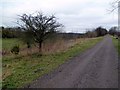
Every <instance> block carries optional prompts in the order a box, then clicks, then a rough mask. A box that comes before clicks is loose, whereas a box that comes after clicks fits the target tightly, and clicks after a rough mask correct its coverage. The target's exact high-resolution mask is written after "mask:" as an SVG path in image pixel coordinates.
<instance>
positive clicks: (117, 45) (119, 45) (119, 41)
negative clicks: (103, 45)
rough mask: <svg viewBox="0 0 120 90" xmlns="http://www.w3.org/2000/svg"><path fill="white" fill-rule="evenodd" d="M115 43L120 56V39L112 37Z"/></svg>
mask: <svg viewBox="0 0 120 90" xmlns="http://www.w3.org/2000/svg"><path fill="white" fill-rule="evenodd" d="M112 40H113V43H114V45H115V47H116V49H117V51H118V53H119V55H120V39H116V38H115V37H112Z"/></svg>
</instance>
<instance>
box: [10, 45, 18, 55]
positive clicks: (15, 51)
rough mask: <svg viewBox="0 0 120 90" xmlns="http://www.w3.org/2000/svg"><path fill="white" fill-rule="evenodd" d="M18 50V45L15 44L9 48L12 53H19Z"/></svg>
mask: <svg viewBox="0 0 120 90" xmlns="http://www.w3.org/2000/svg"><path fill="white" fill-rule="evenodd" d="M19 50H20V48H19V46H18V45H16V46H14V47H13V48H12V49H11V53H13V54H19Z"/></svg>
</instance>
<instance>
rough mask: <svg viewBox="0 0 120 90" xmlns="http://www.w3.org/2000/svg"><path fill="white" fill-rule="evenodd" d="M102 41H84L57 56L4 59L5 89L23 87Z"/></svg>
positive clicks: (94, 39) (100, 38) (97, 39)
mask: <svg viewBox="0 0 120 90" xmlns="http://www.w3.org/2000/svg"><path fill="white" fill-rule="evenodd" d="M102 39H103V37H99V38H92V39H88V40H84V41H82V42H81V43H78V44H76V45H74V46H72V47H70V48H69V49H68V50H66V51H62V52H59V53H55V54H49V55H43V56H40V55H39V54H37V53H36V54H32V55H30V56H24V57H23V56H16V57H14V58H13V57H12V58H8V57H3V87H4V88H18V87H22V86H23V85H25V84H27V83H30V82H32V81H33V80H35V79H37V78H38V77H40V76H42V75H44V74H47V73H49V72H50V71H52V70H54V69H55V68H57V67H58V66H59V65H61V64H63V63H64V62H65V61H67V60H69V59H70V58H71V57H74V56H76V55H77V54H79V53H81V52H83V51H85V50H87V49H88V48H90V47H92V46H93V45H95V44H96V43H98V42H99V41H101V40H102Z"/></svg>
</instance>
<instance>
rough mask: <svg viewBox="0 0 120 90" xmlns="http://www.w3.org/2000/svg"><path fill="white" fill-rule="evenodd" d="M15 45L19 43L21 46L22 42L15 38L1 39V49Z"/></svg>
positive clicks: (7, 48)
mask: <svg viewBox="0 0 120 90" xmlns="http://www.w3.org/2000/svg"><path fill="white" fill-rule="evenodd" d="M15 45H19V46H20V47H22V46H23V42H22V41H20V40H19V39H17V38H10V39H8V38H6V39H2V49H3V50H10V49H11V48H12V47H13V46H15Z"/></svg>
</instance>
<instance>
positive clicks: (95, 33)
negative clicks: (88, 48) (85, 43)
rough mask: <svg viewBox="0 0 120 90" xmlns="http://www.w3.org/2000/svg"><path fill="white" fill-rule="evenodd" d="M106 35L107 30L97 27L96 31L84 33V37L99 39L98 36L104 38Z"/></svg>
mask: <svg viewBox="0 0 120 90" xmlns="http://www.w3.org/2000/svg"><path fill="white" fill-rule="evenodd" d="M106 34H108V31H107V29H105V28H103V27H97V28H96V29H93V30H90V31H87V32H86V33H85V35H86V37H89V38H91V37H99V36H104V35H106Z"/></svg>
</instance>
